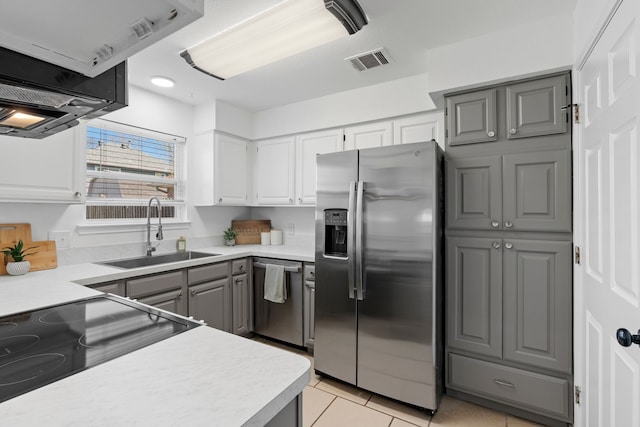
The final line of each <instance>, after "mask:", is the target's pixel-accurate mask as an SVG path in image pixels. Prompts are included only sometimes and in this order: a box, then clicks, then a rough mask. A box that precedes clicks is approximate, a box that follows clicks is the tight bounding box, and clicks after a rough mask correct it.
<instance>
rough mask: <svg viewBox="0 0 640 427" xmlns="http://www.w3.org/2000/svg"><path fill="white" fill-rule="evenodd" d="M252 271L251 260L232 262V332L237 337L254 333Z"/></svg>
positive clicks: (243, 259) (244, 259)
mask: <svg viewBox="0 0 640 427" xmlns="http://www.w3.org/2000/svg"><path fill="white" fill-rule="evenodd" d="M250 270H251V268H250V267H249V258H242V259H236V260H233V261H232V262H231V275H232V277H231V288H232V292H231V299H232V301H233V304H232V310H231V311H232V313H233V323H232V331H233V333H234V334H236V335H248V334H249V333H251V332H252V331H253V294H252V292H253V287H252V286H251V276H250Z"/></svg>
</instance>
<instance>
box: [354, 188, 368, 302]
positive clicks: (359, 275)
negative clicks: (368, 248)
mask: <svg viewBox="0 0 640 427" xmlns="http://www.w3.org/2000/svg"><path fill="white" fill-rule="evenodd" d="M364 190H365V183H364V182H363V181H358V184H357V196H356V242H355V252H356V299H358V300H360V301H362V300H364V295H365V292H366V284H365V278H364V265H363V262H362V261H363V260H362V252H363V249H364V248H363V244H364V240H363V237H364V230H363V228H364V200H363V198H364Z"/></svg>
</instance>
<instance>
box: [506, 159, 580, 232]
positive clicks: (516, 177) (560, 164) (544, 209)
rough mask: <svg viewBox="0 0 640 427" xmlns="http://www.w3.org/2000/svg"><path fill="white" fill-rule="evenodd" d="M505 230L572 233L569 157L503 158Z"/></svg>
mask: <svg viewBox="0 0 640 427" xmlns="http://www.w3.org/2000/svg"><path fill="white" fill-rule="evenodd" d="M502 175H503V183H502V191H503V204H502V216H503V219H504V222H503V226H504V229H505V230H511V229H512V230H514V231H565V232H570V231H571V155H570V152H569V151H566V150H559V151H539V152H533V153H522V154H511V155H505V156H503V170H502Z"/></svg>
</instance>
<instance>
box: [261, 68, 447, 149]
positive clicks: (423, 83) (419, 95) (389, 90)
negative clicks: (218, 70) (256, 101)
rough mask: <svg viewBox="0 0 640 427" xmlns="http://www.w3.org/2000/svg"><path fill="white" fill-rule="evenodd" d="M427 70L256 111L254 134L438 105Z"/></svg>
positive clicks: (264, 135)
mask: <svg viewBox="0 0 640 427" xmlns="http://www.w3.org/2000/svg"><path fill="white" fill-rule="evenodd" d="M434 108H435V107H434V105H433V103H432V102H431V99H430V98H429V96H428V87H427V74H419V75H416V76H411V77H407V78H403V79H398V80H392V81H390V82H386V83H380V84H377V85H372V86H367V87H364V88H360V89H354V90H350V91H345V92H340V93H336V94H333V95H328V96H323V97H320V98H314V99H310V100H307V101H302V102H297V103H294V104H288V105H284V106H282V107H277V108H272V109H269V110H264V111H260V112H257V113H255V114H254V121H253V138H252V139H262V138H269V137H273V136H279V135H288V134H293V133H301V132H307V131H312V130H318V129H328V128H333V127H341V126H345V125H349V124H353V123H360V122H366V121H371V120H380V119H385V118H388V117H393V116H401V115H405V114H411V113H417V112H422V111H428V110H432V109H434Z"/></svg>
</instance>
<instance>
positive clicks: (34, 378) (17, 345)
mask: <svg viewBox="0 0 640 427" xmlns="http://www.w3.org/2000/svg"><path fill="white" fill-rule="evenodd" d="M197 326H200V324H199V323H196V322H193V321H191V320H188V319H184V318H182V317H180V316H177V315H172V314H170V313H165V312H161V311H159V310H156V309H153V308H150V307H146V306H143V305H140V304H137V303H135V302H132V301H129V300H126V299H123V298H119V297H116V296H112V295H101V296H97V297H92V298H87V299H83V300H79V301H73V302H70V303H67V304H62V305H58V306H53V307H47V308H43V309H40V310H34V311H31V312H26V313H19V314H16V315H11V316H6V317H2V318H0V402H3V401H5V400H8V399H11V398H12V397H15V396H19V395H20V394H23V393H26V392H28V391H31V390H34V389H36V388H38V387H42V386H44V385H47V384H49V383H52V382H54V381H57V380H59V379H62V378H64V377H67V376H69V375H73V374H75V373H78V372H80V371H83V370H85V369H88V368H91V367H93V366H96V365H99V364H101V363H104V362H106V361H109V360H112V359H114V358H116V357H120V356H122V355H125V354H127V353H130V352H132V351H135V350H138V349H140V348H143V347H146V346H148V345H150V344H153V343H156V342H158V341H162V340H164V339H166V338H169V337H171V336H173V335H177V334H180V333H182V332H184V331H186V330H188V329H191V328H194V327H197Z"/></svg>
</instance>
